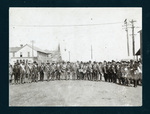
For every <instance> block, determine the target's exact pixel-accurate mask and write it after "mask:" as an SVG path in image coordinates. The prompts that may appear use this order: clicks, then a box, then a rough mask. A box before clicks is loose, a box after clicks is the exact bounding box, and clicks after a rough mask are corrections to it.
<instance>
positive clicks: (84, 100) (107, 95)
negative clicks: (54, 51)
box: [9, 80, 142, 106]
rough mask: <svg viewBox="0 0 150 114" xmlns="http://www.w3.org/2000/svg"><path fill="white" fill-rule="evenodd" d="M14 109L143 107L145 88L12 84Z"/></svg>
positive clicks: (103, 84)
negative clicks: (41, 107) (38, 107)
mask: <svg viewBox="0 0 150 114" xmlns="http://www.w3.org/2000/svg"><path fill="white" fill-rule="evenodd" d="M9 105H10V106H141V105H142V86H138V87H137V88H134V87H127V86H121V85H118V84H114V83H109V82H94V81H80V80H79V81H77V80H75V81H73V80H69V81H65V80H61V81H50V82H46V81H44V82H38V83H30V84H28V83H27V84H20V85H10V87H9Z"/></svg>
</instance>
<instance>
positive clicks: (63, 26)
mask: <svg viewBox="0 0 150 114" xmlns="http://www.w3.org/2000/svg"><path fill="white" fill-rule="evenodd" d="M119 23H122V22H115V23H101V24H79V25H10V26H13V27H14V26H20V27H72V26H99V25H110V24H119Z"/></svg>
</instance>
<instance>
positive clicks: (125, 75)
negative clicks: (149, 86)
mask: <svg viewBox="0 0 150 114" xmlns="http://www.w3.org/2000/svg"><path fill="white" fill-rule="evenodd" d="M44 76H46V81H54V80H89V81H102V80H103V78H104V80H103V81H105V82H112V83H117V84H120V85H132V84H133V85H134V87H137V84H139V83H140V84H142V63H141V61H133V60H131V61H129V62H126V61H121V62H115V61H113V60H112V61H111V62H110V61H108V62H107V61H104V62H96V61H94V62H91V61H89V62H82V61H81V62H79V61H77V62H64V61H63V62H52V63H41V65H38V64H37V62H36V61H34V62H33V63H29V62H28V61H26V62H25V61H22V62H19V61H17V62H16V63H15V64H14V65H13V66H12V65H11V64H9V79H10V83H13V84H24V83H33V82H38V81H44ZM71 77H72V78H71ZM12 79H14V80H13V81H12Z"/></svg>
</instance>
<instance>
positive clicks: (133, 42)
mask: <svg viewBox="0 0 150 114" xmlns="http://www.w3.org/2000/svg"><path fill="white" fill-rule="evenodd" d="M134 22H136V21H135V20H133V19H132V21H130V23H131V24H132V27H131V28H132V45H133V59H135V41H134V35H135V34H134V28H135V26H134Z"/></svg>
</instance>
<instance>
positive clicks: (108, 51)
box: [9, 7, 142, 61]
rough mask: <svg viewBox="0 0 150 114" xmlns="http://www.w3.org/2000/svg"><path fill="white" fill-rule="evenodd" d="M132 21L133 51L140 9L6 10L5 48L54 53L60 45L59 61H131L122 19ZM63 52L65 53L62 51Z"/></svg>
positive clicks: (140, 15)
mask: <svg viewBox="0 0 150 114" xmlns="http://www.w3.org/2000/svg"><path fill="white" fill-rule="evenodd" d="M125 19H127V22H128V24H129V25H128V27H131V23H130V21H131V20H132V19H133V20H136V22H135V23H134V25H135V27H136V28H135V30H134V31H135V34H136V35H135V52H136V51H137V50H138V49H139V48H140V35H139V33H138V31H139V30H141V29H142V8H140V7H137V8H135V7H134V8H132V7H130V8H127V7H126V8H123V7H122V8H121V7H120V8H119V7H118V8H117V7H116V8H110V7H109V8H108V7H103V8H100V7H97V8H90V7H82V8H59V7H57V8H48V7H47V8H38V7H36V8H35V7H32V8H29V7H28V8H25V7H24V8H17V7H16V8H14V7H13V8H10V9H9V46H10V47H16V46H20V44H23V45H25V44H31V40H34V41H35V43H34V46H36V47H39V48H41V49H43V50H45V49H48V50H56V49H57V47H58V44H60V48H61V55H62V59H63V60H69V52H70V61H77V60H79V61H89V60H91V46H92V54H93V58H92V60H95V61H103V60H120V59H127V58H133V56H132V55H133V54H132V36H131V34H132V29H131V28H128V31H129V48H130V56H129V57H128V55H127V35H126V31H125V29H124V20H125ZM65 49H66V51H65Z"/></svg>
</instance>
